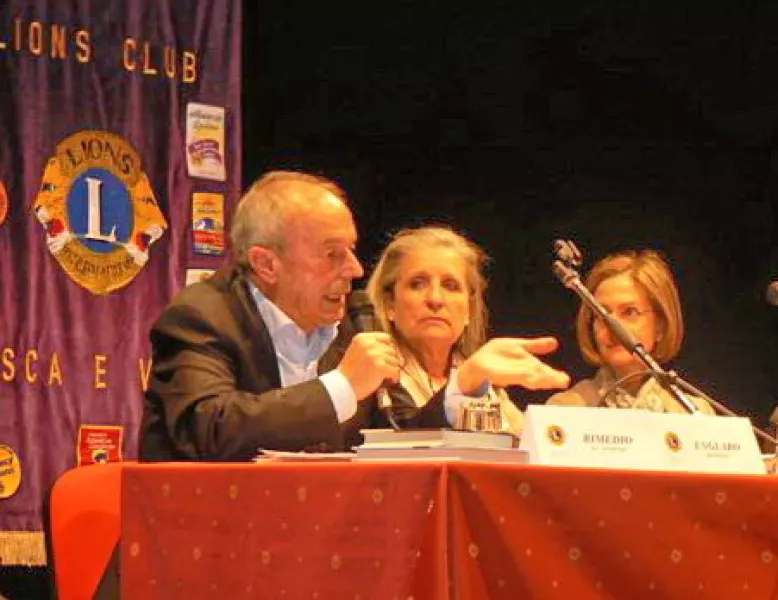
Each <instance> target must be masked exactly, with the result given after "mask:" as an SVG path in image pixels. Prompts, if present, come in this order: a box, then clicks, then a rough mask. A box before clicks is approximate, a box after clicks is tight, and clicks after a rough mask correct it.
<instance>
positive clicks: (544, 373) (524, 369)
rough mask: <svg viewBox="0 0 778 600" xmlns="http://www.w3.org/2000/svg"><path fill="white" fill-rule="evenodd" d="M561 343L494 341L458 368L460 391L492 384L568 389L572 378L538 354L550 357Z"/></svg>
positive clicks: (550, 340)
mask: <svg viewBox="0 0 778 600" xmlns="http://www.w3.org/2000/svg"><path fill="white" fill-rule="evenodd" d="M558 346H559V343H558V342H557V340H556V338H553V337H541V338H533V339H526V338H494V339H492V340H489V341H488V342H487V343H486V344H484V345H483V346H481V347H480V348H479V349H478V350H476V351H475V352H474V353H473V354H472V355H471V356H470V357H469V358H468V359H467V360H465V362H464V363H462V365H460V367H459V368H458V369H457V382H458V383H459V389H461V390H462V392H463V393H465V394H472V393H474V392H475V391H476V390H478V389H479V388H480V387H481V386H482V385H483V383H484V381H487V380H488V381H489V382H490V383H491V384H492V385H495V386H498V387H507V386H509V385H520V386H522V387H525V388H527V389H530V390H548V389H560V388H566V387H567V386H569V385H570V377H569V376H568V375H567V373H564V372H563V371H558V370H557V369H554V368H553V367H551V366H549V365H547V364H546V363H544V362H543V361H541V360H540V359H538V358H537V357H536V356H535V355H536V354H549V353H550V352H553V351H554V350H556V349H557V347H558Z"/></svg>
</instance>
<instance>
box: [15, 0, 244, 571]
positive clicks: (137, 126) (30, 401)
mask: <svg viewBox="0 0 778 600" xmlns="http://www.w3.org/2000/svg"><path fill="white" fill-rule="evenodd" d="M240 53H241V0H176V1H175V2H170V1H165V0H80V1H79V2H63V1H62V0H4V2H2V3H1V4H0V81H2V86H0V87H2V89H3V92H2V94H0V306H1V307H2V309H1V310H0V565H9V564H29V565H36V564H37V565H41V564H45V563H46V554H45V549H44V541H43V534H42V523H43V516H44V515H43V510H44V502H45V499H46V497H47V494H48V493H49V491H50V489H51V486H52V484H53V483H54V481H55V480H56V479H57V477H58V476H60V475H61V474H62V473H63V472H64V471H66V470H67V469H70V468H72V467H74V466H76V465H83V464H91V463H100V462H107V461H116V460H128V459H134V458H136V456H137V453H136V448H137V443H138V426H139V423H140V419H141V412H142V397H143V389H144V387H145V385H146V383H147V381H148V376H149V370H150V366H151V363H150V360H151V358H150V347H149V342H148V331H149V328H150V326H151V323H152V322H153V320H154V319H155V318H156V317H157V315H158V314H159V312H160V311H161V309H162V308H163V307H164V306H165V305H166V304H167V302H168V301H169V300H170V299H171V297H172V296H173V294H174V293H175V292H177V291H178V290H179V289H181V287H183V285H184V284H185V278H186V273H187V272H190V273H198V272H201V270H205V269H214V268H217V267H218V266H219V265H220V264H221V262H222V261H223V256H222V254H223V252H224V251H225V240H224V232H225V231H226V227H227V223H226V221H227V220H228V216H229V214H230V213H231V209H232V207H234V205H235V203H236V202H237V199H238V196H239V193H240V170H241V165H240V142H241V128H240V87H241V86H240V68H241V67H240ZM195 233H196V235H195ZM195 238H196V239H197V244H195ZM198 249H199V251H198ZM203 249H205V251H202V250H203Z"/></svg>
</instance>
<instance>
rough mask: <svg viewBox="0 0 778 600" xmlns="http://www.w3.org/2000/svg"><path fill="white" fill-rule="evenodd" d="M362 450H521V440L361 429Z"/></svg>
mask: <svg viewBox="0 0 778 600" xmlns="http://www.w3.org/2000/svg"><path fill="white" fill-rule="evenodd" d="M360 433H362V435H363V436H364V437H365V442H364V444H362V445H361V446H358V447H357V450H359V449H360V448H362V449H365V448H371V449H378V448H395V449H396V448H443V447H456V448H518V446H519V438H518V437H516V436H515V435H513V434H512V433H510V432H507V431H460V430H457V429H400V430H394V429H362V430H361V431H360Z"/></svg>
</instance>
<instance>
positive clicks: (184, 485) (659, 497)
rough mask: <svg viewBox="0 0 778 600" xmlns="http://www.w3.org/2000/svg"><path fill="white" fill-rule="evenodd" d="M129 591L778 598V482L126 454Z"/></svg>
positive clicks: (145, 594)
mask: <svg viewBox="0 0 778 600" xmlns="http://www.w3.org/2000/svg"><path fill="white" fill-rule="evenodd" d="M122 586H123V593H124V596H123V597H125V598H148V599H153V598H160V599H162V598H165V599H169V598H214V597H223V598H225V599H226V598H293V599H298V598H320V599H326V598H333V599H338V600H342V599H353V600H356V599H362V600H368V599H369V600H380V599H383V598H386V599H395V598H396V599H402V600H409V599H414V600H421V599H427V598H429V599H433V600H438V599H441V600H442V599H443V598H458V599H470V598H473V599H482V598H496V599H502V598H506V599H507V598H511V599H517V598H571V597H575V598H577V599H589V598H592V599H594V598H597V599H604V598H616V599H624V598H658V599H659V598H662V599H667V598H679V599H680V598H684V599H686V598H721V599H724V598H726V599H731V598H754V599H757V598H758V599H760V600H761V599H765V598H774V597H776V598H778V595H776V590H777V589H778V588H777V586H778V479H775V478H774V477H770V476H746V475H744V476H732V475H726V476H724V475H707V474H681V473H656V472H642V471H617V470H595V469H573V468H559V467H538V466H529V465H506V464H499V465H498V464H483V463H466V462H454V461H452V462H446V461H439V462H405V463H400V462H383V461H376V462H362V461H358V462H357V461H354V462H328V463H310V464H308V463H294V462H289V463H286V462H267V463H264V464H257V465H254V464H183V463H168V464H157V465H130V466H127V467H126V468H125V469H124V471H123V483H122Z"/></svg>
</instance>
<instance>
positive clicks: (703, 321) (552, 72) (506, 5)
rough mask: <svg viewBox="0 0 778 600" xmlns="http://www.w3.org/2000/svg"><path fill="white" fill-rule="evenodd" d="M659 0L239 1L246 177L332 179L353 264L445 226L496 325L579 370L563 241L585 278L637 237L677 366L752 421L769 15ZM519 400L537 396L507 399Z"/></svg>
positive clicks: (777, 118) (768, 169)
mask: <svg viewBox="0 0 778 600" xmlns="http://www.w3.org/2000/svg"><path fill="white" fill-rule="evenodd" d="M679 4H683V3H676V4H675V5H672V6H671V5H667V4H663V3H661V2H643V3H640V2H615V1H612V2H608V1H604V0H603V1H600V2H595V1H592V0H588V1H584V2H579V3H575V2H570V3H562V2H553V1H550V2H542V3H541V2H534V3H533V2H508V1H505V2H497V1H495V0H482V1H480V2H472V1H470V2H462V1H460V0H451V1H443V0H405V1H395V2H386V3H374V2H366V3H364V4H361V5H360V4H356V3H353V2H345V1H343V0H330V1H328V2H303V1H291V2H285V3H281V2H261V3H259V5H257V4H254V3H248V4H247V6H246V64H245V76H244V86H245V87H244V89H245V95H244V148H245V156H244V165H245V166H244V173H245V183H246V184H248V183H250V182H251V181H252V180H253V179H255V178H256V177H257V176H259V175H261V174H262V172H263V171H265V170H266V169H269V168H275V167H292V168H303V169H306V170H310V171H313V172H318V173H321V174H324V175H327V176H329V177H332V178H335V179H336V180H338V181H339V182H340V183H341V184H342V185H343V186H344V187H345V188H346V190H347V191H348V192H349V194H350V196H351V199H352V201H353V203H354V205H355V211H356V216H357V220H358V227H359V230H360V233H361V235H362V238H363V239H362V240H361V242H360V247H359V250H360V256H361V258H362V259H363V261H364V262H365V263H366V265H367V266H368V267H370V265H372V264H373V263H374V261H375V259H376V257H377V255H378V253H379V252H380V249H381V248H382V246H383V245H384V244H385V242H386V241H387V239H388V234H389V233H390V232H392V231H396V230H397V229H398V228H400V227H403V226H409V225H414V224H419V223H426V222H430V221H443V222H446V223H450V224H451V225H453V226H454V227H456V228H457V229H459V230H461V231H462V232H464V233H465V234H467V235H468V236H470V237H471V238H473V239H474V240H475V241H477V242H478V243H479V244H481V245H482V246H483V247H484V248H485V249H486V250H487V252H488V253H489V254H490V256H491V257H492V259H493V262H492V264H491V266H490V269H489V273H488V275H489V278H490V282H491V283H490V290H489V305H490V307H491V312H492V323H493V328H492V330H493V333H494V334H516V335H532V334H538V333H545V332H551V333H553V334H555V335H558V336H559V337H560V339H561V341H562V345H563V346H562V349H561V351H560V352H558V353H557V354H556V355H555V356H554V357H553V359H552V361H553V362H554V364H556V365H558V366H560V367H562V368H565V369H567V370H568V371H569V372H571V374H573V376H574V378H575V379H578V378H579V377H582V376H586V375H588V374H589V373H590V372H591V370H590V369H589V368H588V367H587V366H586V365H585V364H584V363H583V362H582V361H581V359H580V358H579V356H578V350H577V346H576V342H575V336H574V329H573V323H574V317H575V312H576V308H577V305H578V299H577V298H576V297H575V296H574V295H573V294H572V293H571V292H569V291H567V290H566V289H564V288H563V287H562V286H561V284H559V283H558V282H557V281H556V279H555V278H554V276H553V275H552V273H551V269H550V266H551V262H552V254H551V247H552V242H553V240H554V239H555V238H557V237H570V238H572V239H574V240H575V241H576V243H577V244H578V246H579V247H580V248H581V249H582V250H583V252H584V254H585V264H584V270H586V269H587V268H588V267H590V266H591V265H592V264H593V263H594V262H595V261H596V260H598V259H599V258H602V257H603V256H604V255H605V254H607V253H609V252H612V251H614V250H617V249H620V248H627V247H639V248H644V247H650V248H655V249H657V250H660V251H661V252H663V253H664V254H665V255H666V257H667V258H668V260H669V262H670V264H671V266H672V268H673V270H674V272H675V274H676V276H677V278H678V282H679V287H680V290H681V296H682V301H683V305H684V309H685V314H686V318H687V338H686V343H685V345H684V348H683V350H682V354H681V356H680V357H679V359H678V360H677V361H676V362H675V364H674V365H673V366H674V367H675V368H676V369H677V370H678V371H679V372H680V373H681V374H682V375H683V376H684V377H686V378H687V379H689V380H690V381H691V382H693V383H695V384H697V385H698V386H699V387H701V388H702V389H704V390H705V391H707V392H708V393H709V394H711V395H712V396H713V397H714V398H717V399H719V400H720V401H723V402H724V403H726V404H729V405H730V406H732V407H733V408H734V409H736V410H738V411H741V412H743V413H746V414H748V415H749V416H752V417H754V418H755V420H756V421H757V422H758V423H759V424H762V425H764V424H766V422H767V419H768V417H769V415H770V413H771V411H772V409H773V406H774V404H775V403H776V399H775V398H776V392H777V391H778V368H776V356H778V354H777V351H778V308H773V307H770V306H769V305H768V304H767V303H766V301H765V299H764V295H765V288H766V286H767V284H768V283H769V282H770V281H771V280H772V278H775V277H777V276H778V250H777V249H776V240H777V238H776V234H777V233H778V229H777V227H776V210H777V209H776V207H775V200H774V197H775V191H776V181H777V176H778V154H776V150H777V149H778V84H777V83H776V78H777V77H778V33H776V32H778V5H775V3H772V4H773V5H774V6H770V4H771V3H769V2H765V3H753V2H752V3H748V2H745V3H739V4H738V5H737V6H733V7H731V8H724V7H720V6H719V7H717V6H706V7H705V9H704V11H701V12H699V13H698V14H694V13H689V12H687V11H686V10H684V9H683V8H682V7H680V6H679ZM513 395H514V398H515V399H516V400H517V401H518V402H519V404H521V405H524V404H526V403H527V402H535V401H541V400H542V399H544V398H545V396H546V394H537V393H535V394H533V393H526V392H524V391H521V390H514V392H513Z"/></svg>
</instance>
